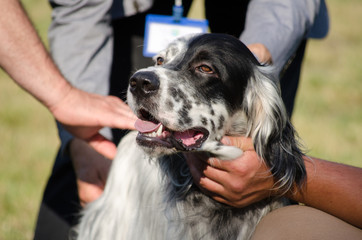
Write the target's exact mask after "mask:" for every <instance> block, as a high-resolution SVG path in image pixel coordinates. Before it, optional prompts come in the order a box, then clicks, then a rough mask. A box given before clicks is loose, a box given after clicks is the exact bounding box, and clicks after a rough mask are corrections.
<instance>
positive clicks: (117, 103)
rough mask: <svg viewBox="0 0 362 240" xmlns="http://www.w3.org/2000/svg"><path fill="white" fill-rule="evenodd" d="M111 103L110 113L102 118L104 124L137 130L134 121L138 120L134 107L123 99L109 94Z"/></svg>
mask: <svg viewBox="0 0 362 240" xmlns="http://www.w3.org/2000/svg"><path fill="white" fill-rule="evenodd" d="M107 101H108V103H109V109H110V111H108V113H109V115H106V116H105V117H104V118H102V121H104V122H102V125H105V126H109V127H113V128H119V129H130V130H135V127H134V123H135V122H136V120H137V117H136V115H135V114H134V112H133V111H132V109H131V108H130V107H129V106H128V105H127V104H126V103H125V102H123V101H122V100H120V99H119V98H117V97H114V96H107Z"/></svg>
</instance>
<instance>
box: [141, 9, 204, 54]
mask: <svg viewBox="0 0 362 240" xmlns="http://www.w3.org/2000/svg"><path fill="white" fill-rule="evenodd" d="M207 31H208V21H207V20H196V19H188V18H181V19H180V21H175V20H174V18H173V17H172V16H164V15H155V14H148V15H147V16H146V26H145V39H144V46H143V55H144V56H145V57H153V56H155V55H156V54H157V53H158V52H160V51H162V50H163V49H165V48H166V47H167V45H168V44H169V43H170V42H172V41H173V40H175V39H176V38H178V37H181V36H183V35H186V34H191V33H205V32H207Z"/></svg>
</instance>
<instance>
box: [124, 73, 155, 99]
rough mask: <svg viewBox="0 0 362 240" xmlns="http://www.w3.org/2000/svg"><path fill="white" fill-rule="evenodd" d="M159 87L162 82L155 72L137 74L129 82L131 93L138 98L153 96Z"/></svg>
mask: <svg viewBox="0 0 362 240" xmlns="http://www.w3.org/2000/svg"><path fill="white" fill-rule="evenodd" d="M159 87H160V81H159V80H158V76H157V75H156V74H155V73H154V72H146V71H145V72H136V73H135V74H134V75H133V76H132V77H131V79H130V80H129V89H130V91H131V92H132V93H133V94H135V95H138V96H142V95H145V94H146V95H149V94H153V93H155V92H157V90H158V88H159Z"/></svg>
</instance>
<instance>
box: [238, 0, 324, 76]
mask: <svg viewBox="0 0 362 240" xmlns="http://www.w3.org/2000/svg"><path fill="white" fill-rule="evenodd" d="M319 5H320V0H251V1H250V3H249V6H248V10H247V14H246V22H245V29H244V31H243V33H242V34H241V36H240V40H241V41H242V42H244V43H245V44H246V45H248V44H252V43H262V44H264V45H265V46H266V47H267V48H268V50H269V52H270V53H271V56H272V64H273V66H274V70H275V72H274V74H275V75H276V76H278V75H279V73H280V71H281V70H282V68H283V66H284V65H285V63H286V62H287V61H288V59H289V58H290V57H291V56H292V55H293V54H294V52H295V51H296V50H297V48H298V46H299V44H300V43H301V41H302V40H303V38H305V37H306V35H307V33H308V31H309V30H310V29H311V27H312V26H313V23H314V19H315V17H316V15H317V13H318V11H319Z"/></svg>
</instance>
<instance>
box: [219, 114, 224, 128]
mask: <svg viewBox="0 0 362 240" xmlns="http://www.w3.org/2000/svg"><path fill="white" fill-rule="evenodd" d="M224 122H225V117H224V116H223V115H220V117H219V126H218V127H217V129H218V130H221V129H223V128H224Z"/></svg>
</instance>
